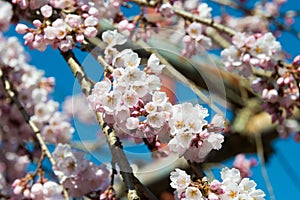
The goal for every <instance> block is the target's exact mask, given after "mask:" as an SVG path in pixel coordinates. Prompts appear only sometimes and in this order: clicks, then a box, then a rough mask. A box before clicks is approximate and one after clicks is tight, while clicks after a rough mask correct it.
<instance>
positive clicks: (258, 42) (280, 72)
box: [221, 33, 299, 124]
mask: <svg viewBox="0 0 300 200" xmlns="http://www.w3.org/2000/svg"><path fill="white" fill-rule="evenodd" d="M232 42H233V44H234V45H232V46H230V47H229V48H227V49H224V50H223V51H222V53H221V55H222V57H223V60H224V64H225V67H226V68H227V69H228V70H230V71H233V70H237V71H239V73H240V74H241V75H243V76H245V77H249V76H250V75H253V73H254V72H253V71H254V70H261V71H262V72H264V73H266V76H258V77H257V78H256V79H254V80H253V81H252V88H253V90H254V92H257V93H260V94H261V96H262V98H263V100H264V103H263V105H262V107H263V109H264V110H265V111H267V112H268V113H269V114H271V116H272V122H275V121H277V120H278V121H279V123H280V124H282V123H283V121H284V119H285V118H289V117H291V116H292V112H293V110H294V108H295V107H299V103H298V99H299V83H298V79H299V72H298V71H299V69H298V68H297V64H296V63H297V61H296V60H297V58H295V60H294V63H293V64H292V66H290V67H289V66H287V65H285V64H284V63H282V61H280V53H281V46H280V43H279V42H277V41H276V40H275V37H274V36H273V35H272V34H271V33H266V34H263V35H262V34H256V35H251V36H247V35H246V34H244V33H237V34H236V35H235V36H234V37H233V39H232ZM268 74H269V75H268Z"/></svg>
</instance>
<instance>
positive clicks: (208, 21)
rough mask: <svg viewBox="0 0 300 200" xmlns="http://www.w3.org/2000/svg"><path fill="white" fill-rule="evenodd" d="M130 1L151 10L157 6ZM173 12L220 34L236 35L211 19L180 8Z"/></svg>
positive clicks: (134, 0) (145, 0) (149, 2)
mask: <svg viewBox="0 0 300 200" xmlns="http://www.w3.org/2000/svg"><path fill="white" fill-rule="evenodd" d="M130 1H131V2H134V3H137V4H139V5H141V6H148V7H153V8H155V7H156V6H157V4H155V3H152V2H153V1H148V0H130ZM173 11H174V13H175V14H176V15H177V16H180V17H182V18H184V19H186V20H189V21H193V22H198V23H201V24H204V25H206V26H210V27H212V28H215V29H216V30H218V31H220V32H222V33H226V34H227V35H229V36H230V37H232V36H234V35H235V34H236V31H235V30H233V29H231V28H229V27H226V26H224V25H222V24H220V23H217V22H215V21H214V20H213V19H211V18H202V17H199V16H197V15H195V14H192V13H190V12H187V11H184V10H182V9H180V8H176V7H173Z"/></svg>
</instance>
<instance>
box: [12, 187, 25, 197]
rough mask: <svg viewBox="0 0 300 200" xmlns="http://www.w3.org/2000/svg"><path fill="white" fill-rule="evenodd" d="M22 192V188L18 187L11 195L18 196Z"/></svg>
mask: <svg viewBox="0 0 300 200" xmlns="http://www.w3.org/2000/svg"><path fill="white" fill-rule="evenodd" d="M22 190H23V187H22V186H19V185H18V186H16V187H15V188H14V190H13V193H14V194H15V195H19V194H21V192H22Z"/></svg>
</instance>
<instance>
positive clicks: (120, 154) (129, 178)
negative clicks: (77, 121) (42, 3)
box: [61, 51, 157, 200]
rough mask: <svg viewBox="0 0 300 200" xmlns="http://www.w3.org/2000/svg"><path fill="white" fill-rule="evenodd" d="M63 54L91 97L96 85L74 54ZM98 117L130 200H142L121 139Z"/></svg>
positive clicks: (99, 114) (99, 115)
mask: <svg viewBox="0 0 300 200" xmlns="http://www.w3.org/2000/svg"><path fill="white" fill-rule="evenodd" d="M61 54H62V56H63V57H64V59H65V60H66V61H67V63H68V64H69V67H70V68H71V70H72V72H73V74H74V76H75V78H77V80H78V81H79V83H80V85H81V88H82V92H83V93H84V94H85V95H89V94H90V93H91V89H92V87H93V85H94V83H93V82H92V81H91V80H90V79H89V78H88V77H87V76H86V74H85V72H84V70H83V68H82V66H80V64H79V62H78V61H77V60H76V58H75V55H74V54H73V52H71V51H69V52H61ZM96 116H97V120H98V123H99V125H100V126H101V128H102V132H103V133H104V135H105V136H106V140H107V143H108V145H109V148H110V151H111V154H112V156H113V159H114V160H115V161H116V162H117V164H118V166H119V168H120V173H121V175H122V177H123V181H124V182H125V185H126V187H127V189H128V194H127V196H128V199H134V200H136V199H140V197H139V196H138V195H137V191H136V189H135V187H138V188H141V187H142V186H141V183H140V182H139V184H137V185H136V184H135V183H136V179H137V178H136V177H135V176H134V174H133V172H132V168H131V166H130V164H129V161H128V159H127V157H126V155H125V153H124V151H123V147H122V144H121V142H120V140H119V138H118V137H117V135H116V132H115V131H114V130H113V129H112V128H111V127H109V126H108V124H107V123H105V122H104V120H103V116H102V113H100V112H96ZM144 192H146V193H147V194H148V195H149V196H150V197H151V198H149V199H157V198H156V197H155V196H154V195H153V194H151V192H150V191H145V190H144Z"/></svg>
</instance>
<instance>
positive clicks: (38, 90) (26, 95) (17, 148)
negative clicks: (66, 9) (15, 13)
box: [0, 35, 74, 195]
mask: <svg viewBox="0 0 300 200" xmlns="http://www.w3.org/2000/svg"><path fill="white" fill-rule="evenodd" d="M0 64H1V66H0V68H1V70H2V72H3V73H4V75H5V76H6V77H7V79H8V80H9V81H10V83H11V84H12V85H13V86H14V88H15V92H16V95H17V97H18V99H19V100H20V102H21V103H22V106H23V107H24V108H25V110H26V112H27V113H28V114H29V115H30V116H31V120H32V121H34V122H35V123H36V125H37V126H38V127H39V129H40V131H41V135H42V137H43V139H44V140H45V141H46V142H50V143H57V142H63V143H68V142H70V139H71V137H72V134H73V132H74V129H73V128H72V127H71V125H70V123H69V122H68V119H67V118H65V117H63V114H62V113H61V112H59V111H58V103H57V102H55V101H53V100H51V98H50V93H51V92H52V90H53V88H54V78H51V77H50V78H46V77H44V73H43V72H42V71H40V70H37V69H36V68H35V67H33V66H31V65H29V64H28V63H27V60H26V56H25V53H24V49H23V47H22V46H21V45H20V43H19V42H18V40H17V38H15V37H10V38H8V39H6V38H4V37H3V36H2V35H1V36H0ZM0 94H1V95H0V126H1V131H0V138H1V150H0V152H1V156H0V166H1V167H0V174H2V173H5V174H6V176H5V177H6V181H5V182H6V184H11V183H12V182H13V180H15V179H17V178H20V177H23V176H24V175H25V173H26V169H27V167H28V164H29V163H30V159H34V158H35V157H36V156H38V153H37V154H36V153H34V155H33V153H32V152H29V151H28V150H26V147H25V145H24V143H25V142H24V141H34V140H33V139H34V138H35V135H34V133H33V131H32V129H31V128H30V126H29V125H28V124H27V122H26V121H25V119H24V117H23V116H22V114H21V112H20V110H19V108H18V107H17V106H16V105H15V104H14V103H12V102H11V101H9V98H8V96H7V95H6V91H5V90H4V88H3V84H2V83H1V84H0ZM34 151H37V152H39V151H38V150H37V149H36V148H35V147H34ZM2 187H3V190H2V191H3V192H2V193H3V194H8V195H10V194H11V192H12V191H11V188H9V187H5V185H2Z"/></svg>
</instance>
